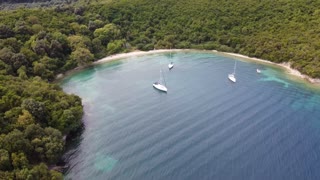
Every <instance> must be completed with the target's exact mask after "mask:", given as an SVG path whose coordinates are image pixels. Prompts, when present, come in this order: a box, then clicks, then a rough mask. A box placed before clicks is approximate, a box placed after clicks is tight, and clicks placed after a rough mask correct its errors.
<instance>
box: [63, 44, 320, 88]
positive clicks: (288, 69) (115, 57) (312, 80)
mask: <svg viewBox="0 0 320 180" xmlns="http://www.w3.org/2000/svg"><path fill="white" fill-rule="evenodd" d="M181 51H204V52H212V53H219V54H222V55H227V56H232V57H238V58H241V59H243V60H248V61H252V62H257V63H262V64H271V65H275V66H279V67H282V68H284V69H285V70H286V72H287V73H288V74H290V75H293V76H295V77H298V78H301V79H303V80H305V81H307V82H309V83H312V84H317V85H320V79H315V78H311V77H309V76H307V75H305V74H301V73H300V72H299V71H298V70H296V69H293V68H291V65H290V63H281V64H278V63H274V62H271V61H268V60H264V59H259V58H253V57H249V56H245V55H241V54H236V53H227V52H219V51H216V50H196V49H159V50H150V51H139V50H136V51H133V52H128V53H120V54H115V55H111V56H107V57H105V58H102V59H100V60H98V61H95V62H94V63H93V65H95V64H101V63H105V62H109V61H114V60H118V59H123V58H128V57H132V56H142V55H147V54H156V53H164V52H181ZM79 69H82V68H76V69H75V70H72V71H78V70H79ZM66 74H69V73H66ZM62 77H63V75H62V74H59V75H58V76H57V79H61V78H62Z"/></svg>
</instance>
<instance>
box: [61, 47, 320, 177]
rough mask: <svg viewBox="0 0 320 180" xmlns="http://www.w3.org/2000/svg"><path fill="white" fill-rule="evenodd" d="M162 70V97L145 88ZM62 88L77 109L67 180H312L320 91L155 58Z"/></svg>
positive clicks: (214, 59)
mask: <svg viewBox="0 0 320 180" xmlns="http://www.w3.org/2000/svg"><path fill="white" fill-rule="evenodd" d="M235 60H236V61H237V68H236V76H237V82H236V83H232V82H230V81H229V80H228V78H227V75H228V74H229V73H231V72H232V71H233V66H234V61H235ZM171 61H172V62H174V64H175V66H174V68H173V69H172V70H170V71H169V70H168V68H167V65H168V63H170V62H171ZM256 68H259V69H261V70H262V72H261V74H257V73H256ZM160 69H162V71H163V74H164V78H165V80H166V85H167V87H168V93H162V92H159V91H157V90H155V89H154V88H153V87H152V83H153V82H154V81H157V80H158V79H159V70H160ZM61 86H62V87H63V89H64V91H66V92H67V93H74V94H77V95H79V96H80V97H81V98H82V100H83V105H84V111H85V114H84V117H83V122H84V125H85V129H84V130H83V132H82V134H81V135H80V137H79V140H78V141H77V142H75V143H74V145H73V146H72V147H71V148H70V149H69V150H68V151H67V152H66V154H65V155H64V159H65V161H66V162H67V164H68V166H69V168H68V170H67V172H66V173H65V179H118V180H126V179H139V180H140V179H146V180H149V179H181V180H185V179H190V180H191V179H208V180H209V179H243V180H247V179H252V180H255V179H266V180H269V179H279V180H280V179H293V180H295V179H297V180H298V179H320V171H319V170H318V169H319V167H320V160H319V159H320V92H319V90H316V89H310V88H307V87H306V86H305V85H304V84H302V83H298V82H295V81H292V80H291V79H290V78H288V77H287V76H286V75H284V74H283V72H281V71H279V70H278V69H277V68H274V67H270V66H263V65H259V64H255V63H249V62H245V61H241V60H239V59H237V58H231V57H225V56H221V55H219V54H214V53H205V52H174V53H172V54H171V55H170V53H160V54H149V55H145V56H132V57H129V58H125V59H121V60H117V61H113V62H109V63H105V64H99V65H96V66H94V67H90V68H87V69H84V70H82V71H80V72H76V73H74V74H72V75H70V76H68V77H66V78H64V79H63V80H62V82H61Z"/></svg>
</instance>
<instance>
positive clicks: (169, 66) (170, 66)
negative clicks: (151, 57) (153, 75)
mask: <svg viewBox="0 0 320 180" xmlns="http://www.w3.org/2000/svg"><path fill="white" fill-rule="evenodd" d="M170 50H171V48H170ZM170 58H171V51H170ZM173 66H174V64H173V62H172V61H171V63H169V64H168V68H169V70H171V69H172V68H173Z"/></svg>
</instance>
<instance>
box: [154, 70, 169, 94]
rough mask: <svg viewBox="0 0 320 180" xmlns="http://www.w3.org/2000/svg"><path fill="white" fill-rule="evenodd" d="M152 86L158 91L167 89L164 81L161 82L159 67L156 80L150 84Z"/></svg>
mask: <svg viewBox="0 0 320 180" xmlns="http://www.w3.org/2000/svg"><path fill="white" fill-rule="evenodd" d="M152 85H153V87H154V88H156V89H158V90H159V91H163V92H167V91H168V89H167V87H166V86H165V83H163V82H162V71H161V69H160V78H159V81H158V82H155V83H153V84H152Z"/></svg>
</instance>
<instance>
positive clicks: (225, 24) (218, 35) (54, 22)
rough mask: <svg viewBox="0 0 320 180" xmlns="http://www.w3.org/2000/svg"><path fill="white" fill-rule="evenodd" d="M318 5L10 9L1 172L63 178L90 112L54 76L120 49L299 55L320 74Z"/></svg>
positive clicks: (138, 0) (5, 28)
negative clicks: (63, 164)
mask: <svg viewBox="0 0 320 180" xmlns="http://www.w3.org/2000/svg"><path fill="white" fill-rule="evenodd" d="M317 7H320V1H314V0H307V1H306V0H296V1H290V0H280V1H258V0H227V1H218V0H197V1H195V0H183V1H182V0H175V1H173V0H94V1H92V0H91V1H90V0H85V1H79V2H77V3H76V4H72V5H70V4H63V5H61V4H60V5H57V6H52V7H49V8H44V7H39V8H18V9H14V10H6V11H0V94H1V99H0V125H1V129H0V134H1V135H0V154H1V156H0V157H1V158H0V177H7V179H61V178H62V175H61V173H58V172H56V171H53V170H49V168H48V166H49V165H51V164H54V163H56V162H57V161H58V159H59V157H60V155H61V153H63V149H64V143H65V142H64V141H63V136H64V135H67V134H68V133H70V132H71V131H75V130H76V129H77V128H79V127H80V126H81V117H82V113H83V112H82V105H81V99H80V98H79V97H77V96H75V95H67V94H65V93H64V92H63V91H62V89H61V88H60V87H59V86H58V85H56V84H54V83H53V81H54V80H55V77H56V76H57V75H58V74H60V73H64V72H66V71H68V70H71V69H74V68H76V67H83V66H87V65H90V64H91V63H92V62H94V61H95V60H98V59H100V58H102V57H105V56H108V55H111V54H115V53H120V52H128V51H132V50H136V49H138V50H152V49H163V48H177V49H182V48H183V49H185V48H189V49H205V50H218V51H224V52H234V53H240V54H243V55H248V56H250V57H257V58H262V59H266V60H270V61H272V62H276V63H281V62H289V63H290V64H291V65H292V67H294V68H296V69H297V70H299V71H300V72H302V73H304V74H307V75H309V76H311V77H314V78H320V59H319V57H320V51H319V48H320V41H319V40H320V33H319V32H320V10H319V9H318V8H317ZM10 142H13V143H10Z"/></svg>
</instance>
